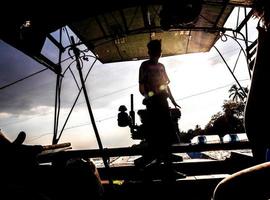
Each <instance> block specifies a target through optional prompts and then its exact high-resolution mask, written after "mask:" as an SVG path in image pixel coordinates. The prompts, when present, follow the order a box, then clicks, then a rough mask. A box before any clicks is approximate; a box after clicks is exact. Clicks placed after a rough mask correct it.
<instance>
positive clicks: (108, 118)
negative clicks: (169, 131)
mask: <svg viewBox="0 0 270 200" xmlns="http://www.w3.org/2000/svg"><path fill="white" fill-rule="evenodd" d="M228 24H230V25H231V26H233V23H232V22H230V21H229V22H228ZM252 26H253V27H251V29H253V32H252V34H251V37H250V40H251V41H253V40H254V39H255V38H256V32H255V31H254V25H252ZM252 37H253V38H252ZM216 46H217V47H218V48H219V50H220V51H221V52H222V54H223V56H224V57H225V58H226V60H227V62H228V64H229V65H230V66H231V68H233V67H234V63H235V60H236V59H237V56H238V52H239V46H237V43H236V42H235V41H233V40H232V39H230V38H228V41H227V42H226V43H224V42H221V41H219V42H218V43H217V44H216ZM44 51H45V52H47V53H48V56H51V57H52V58H53V57H54V56H56V55H57V54H54V51H53V50H52V49H51V47H50V45H47V46H45V47H44ZM71 61H72V60H68V61H67V62H65V63H63V66H64V67H65V66H67V65H68V64H70V62H71ZM141 62H142V61H132V62H121V63H113V64H101V63H100V62H96V64H95V65H94V67H93V69H92V70H91V72H90V75H89V78H88V80H87V83H86V85H87V89H88V92H89V93H88V94H89V98H90V100H91V105H92V108H93V112H94V116H95V120H96V122H97V127H98V130H99V132H100V135H101V139H102V142H103V145H104V146H105V147H122V146H130V145H132V144H134V143H138V142H139V141H135V140H132V139H131V138H130V132H129V129H128V128H121V127H118V126H117V114H118V108H119V106H120V105H122V104H124V105H126V106H127V108H128V109H129V108H130V94H134V100H135V105H134V107H135V110H136V111H137V110H138V109H144V106H143V105H142V104H141V101H142V96H141V95H140V94H139V92H138V72H139V66H140V64H141ZM160 62H162V63H163V64H164V65H165V68H166V70H167V73H168V76H169V78H170V80H171V83H170V87H171V90H172V93H173V95H174V97H175V99H176V100H177V102H178V104H179V105H180V106H181V107H182V109H181V111H182V117H181V119H180V121H179V128H180V130H183V131H187V130H188V129H190V128H192V129H193V128H194V127H195V126H196V125H200V126H201V127H202V128H204V126H205V125H206V124H207V122H208V121H209V120H210V118H211V116H212V115H214V114H215V113H217V112H218V111H221V106H222V104H223V102H224V100H225V99H228V98H229V93H228V90H229V88H230V87H231V85H232V84H234V83H235V81H234V79H233V77H232V76H231V74H230V72H229V70H228V69H227V67H226V65H225V64H224V63H223V61H222V59H221V58H220V56H219V55H218V53H217V52H216V51H215V49H212V50H211V51H210V52H207V53H198V54H189V55H184V56H173V57H167V58H163V57H162V58H161V59H160ZM92 63H93V59H90V60H89V62H85V63H84V68H83V70H84V73H86V71H87V70H88V69H89V68H90V66H91V64H92ZM41 69H45V68H44V67H43V66H41V65H40V64H39V63H37V62H35V61H33V60H32V59H31V58H29V57H27V56H25V55H23V53H21V52H19V51H18V50H16V49H14V48H12V47H10V46H9V45H8V44H6V43H4V42H3V41H0V87H3V86H4V85H6V84H9V83H12V82H13V81H16V80H18V79H20V78H23V77H26V76H28V75H30V74H32V73H34V72H37V71H39V70H41ZM71 69H72V70H73V71H74V73H75V74H76V66H75V65H72V67H71ZM235 74H236V76H237V78H238V79H239V80H240V83H241V84H242V86H244V87H246V86H248V85H249V74H248V71H247V66H246V61H245V59H244V56H243V55H242V56H241V57H240V61H239V64H238V65H237V67H236V69H235ZM55 80H56V75H55V74H54V73H53V72H52V71H50V70H45V71H43V72H41V73H39V74H38V75H35V76H33V77H31V78H28V79H26V80H24V81H21V82H19V83H18V84H15V85H12V86H10V87H7V88H4V89H1V90H0V129H1V130H2V131H3V132H4V133H6V134H7V135H8V137H10V139H14V138H15V137H16V135H17V134H18V133H19V132H20V131H22V130H23V131H25V132H26V133H27V139H26V143H28V144H50V143H51V140H52V131H53V116H54V95H55ZM77 93H78V88H77V86H76V84H75V82H74V80H73V78H72V75H71V73H70V72H67V73H66V74H65V76H64V79H63V89H62V97H61V100H62V102H61V105H62V110H61V117H60V119H61V120H60V128H61V127H62V124H63V122H64V121H65V118H66V116H67V113H68V112H69V110H70V107H71V105H72V103H73V102H74V100H75V98H76V95H77ZM136 122H137V123H138V124H140V120H139V118H138V116H136ZM60 142H71V143H72V147H73V148H74V149H79V148H80V149H82V148H83V149H84V148H96V147H97V143H96V139H95V135H94V132H93V130H92V126H91V123H90V119H89V114H88V112H87V107H86V104H85V100H84V98H83V95H81V96H80V98H79V101H78V103H77V105H76V107H75V109H74V111H73V113H72V115H71V118H70V120H69V122H68V124H67V125H66V129H65V131H64V134H63V136H62V139H61V140H60Z"/></svg>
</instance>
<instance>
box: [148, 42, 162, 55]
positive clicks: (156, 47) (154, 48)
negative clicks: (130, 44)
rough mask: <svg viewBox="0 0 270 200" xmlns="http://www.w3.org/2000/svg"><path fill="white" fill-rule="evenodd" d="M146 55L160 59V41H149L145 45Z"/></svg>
mask: <svg viewBox="0 0 270 200" xmlns="http://www.w3.org/2000/svg"><path fill="white" fill-rule="evenodd" d="M147 48H148V54H149V56H150V57H151V56H153V57H160V55H161V40H151V41H150V42H148V44H147Z"/></svg>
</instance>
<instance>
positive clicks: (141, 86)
mask: <svg viewBox="0 0 270 200" xmlns="http://www.w3.org/2000/svg"><path fill="white" fill-rule="evenodd" d="M139 91H140V93H141V94H142V95H143V96H144V95H145V90H144V84H143V83H139Z"/></svg>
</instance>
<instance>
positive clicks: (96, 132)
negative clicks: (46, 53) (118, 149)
mask: <svg viewBox="0 0 270 200" xmlns="http://www.w3.org/2000/svg"><path fill="white" fill-rule="evenodd" d="M71 42H72V46H71V48H72V50H73V52H74V55H75V59H76V64H77V70H78V73H79V76H80V81H81V84H82V90H83V93H84V97H85V101H86V105H87V109H88V112H89V116H90V120H91V122H92V126H93V129H94V132H95V135H96V139H97V143H98V146H99V149H100V151H101V154H102V159H103V163H104V166H105V168H106V169H107V172H108V171H109V168H110V167H109V164H108V162H107V159H106V157H105V156H104V155H103V153H102V152H103V150H104V149H103V145H102V142H101V139H100V136H99V133H98V129H97V126H96V123H95V118H94V115H93V112H92V108H91V105H90V101H89V98H88V94H87V90H86V87H85V83H84V78H83V74H82V69H81V63H80V50H79V49H78V48H77V47H76V46H75V41H74V38H73V37H72V36H71ZM108 179H109V182H110V184H111V186H113V181H112V180H111V178H110V176H109V172H108Z"/></svg>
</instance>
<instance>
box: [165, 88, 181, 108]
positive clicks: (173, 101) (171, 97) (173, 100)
mask: <svg viewBox="0 0 270 200" xmlns="http://www.w3.org/2000/svg"><path fill="white" fill-rule="evenodd" d="M167 89H168V93H169V98H170V100H171V102H172V103H173V105H174V106H175V107H178V108H181V106H179V105H178V104H177V103H176V101H175V99H174V98H173V95H172V93H171V89H170V87H169V86H167Z"/></svg>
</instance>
